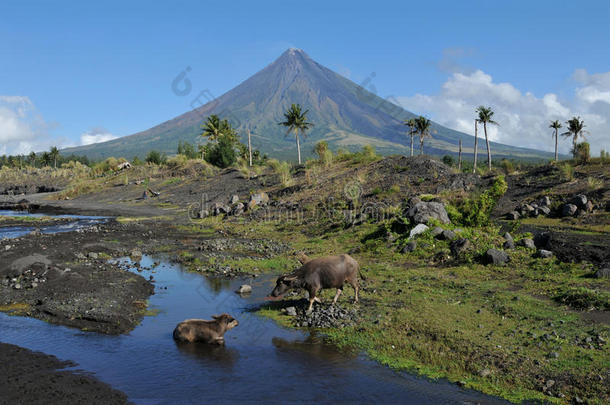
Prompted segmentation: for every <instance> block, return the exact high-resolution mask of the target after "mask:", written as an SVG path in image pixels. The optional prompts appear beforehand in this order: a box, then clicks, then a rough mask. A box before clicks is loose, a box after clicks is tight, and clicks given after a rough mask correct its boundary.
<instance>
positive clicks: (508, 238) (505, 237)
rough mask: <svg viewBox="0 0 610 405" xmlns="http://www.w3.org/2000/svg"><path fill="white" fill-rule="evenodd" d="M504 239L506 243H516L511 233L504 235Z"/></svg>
mask: <svg viewBox="0 0 610 405" xmlns="http://www.w3.org/2000/svg"><path fill="white" fill-rule="evenodd" d="M504 239H505V240H506V241H511V242H514V239H513V237H512V235H511V234H510V233H508V232H506V233H505V234H504Z"/></svg>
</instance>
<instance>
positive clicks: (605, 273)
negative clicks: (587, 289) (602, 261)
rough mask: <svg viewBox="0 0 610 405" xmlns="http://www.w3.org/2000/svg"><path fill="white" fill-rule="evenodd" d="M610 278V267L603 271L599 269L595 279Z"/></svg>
mask: <svg viewBox="0 0 610 405" xmlns="http://www.w3.org/2000/svg"><path fill="white" fill-rule="evenodd" d="M609 277H610V267H604V268H603V269H599V270H597V271H596V272H595V278H609Z"/></svg>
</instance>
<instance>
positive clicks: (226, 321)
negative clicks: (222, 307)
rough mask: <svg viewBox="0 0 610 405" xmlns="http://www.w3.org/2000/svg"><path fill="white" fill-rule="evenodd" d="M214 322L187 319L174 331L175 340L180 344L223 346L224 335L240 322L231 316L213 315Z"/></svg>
mask: <svg viewBox="0 0 610 405" xmlns="http://www.w3.org/2000/svg"><path fill="white" fill-rule="evenodd" d="M212 318H214V320H213V321H205V320H203V319H187V320H185V321H182V322H180V323H179V324H178V325H177V326H176V329H174V339H176V340H177V341H180V342H204V343H212V344H218V345H222V344H224V342H225V339H224V337H223V336H224V334H225V333H226V331H228V330H229V329H233V328H234V327H236V326H237V325H239V322H237V319H235V318H233V317H232V316H231V315H229V314H222V315H213V316H212Z"/></svg>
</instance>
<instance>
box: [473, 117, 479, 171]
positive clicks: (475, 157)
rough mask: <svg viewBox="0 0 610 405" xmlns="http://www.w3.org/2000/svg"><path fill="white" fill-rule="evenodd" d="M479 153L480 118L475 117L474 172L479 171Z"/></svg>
mask: <svg viewBox="0 0 610 405" xmlns="http://www.w3.org/2000/svg"><path fill="white" fill-rule="evenodd" d="M478 155H479V120H477V119H476V118H475V119H474V162H473V163H472V173H473V174H475V173H476V172H477V156H478Z"/></svg>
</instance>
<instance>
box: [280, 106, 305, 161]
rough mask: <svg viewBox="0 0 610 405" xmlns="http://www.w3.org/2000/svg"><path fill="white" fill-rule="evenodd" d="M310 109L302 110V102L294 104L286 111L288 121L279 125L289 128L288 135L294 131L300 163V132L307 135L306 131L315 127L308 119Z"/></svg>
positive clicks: (285, 116)
mask: <svg viewBox="0 0 610 405" xmlns="http://www.w3.org/2000/svg"><path fill="white" fill-rule="evenodd" d="M308 112H309V110H305V111H304V112H303V111H302V108H301V105H300V104H292V105H291V106H290V108H289V109H288V110H286V112H285V113H284V118H285V119H286V121H284V122H280V123H279V124H278V125H283V126H285V127H286V128H288V130H287V131H286V135H288V134H290V133H291V132H294V137H295V139H296V142H297V154H298V157H299V164H301V144H300V143H299V133H300V134H301V136H303V137H305V133H306V132H307V130H308V129H310V128H311V127H313V124H312V123H311V122H308V121H307V113H308Z"/></svg>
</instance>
